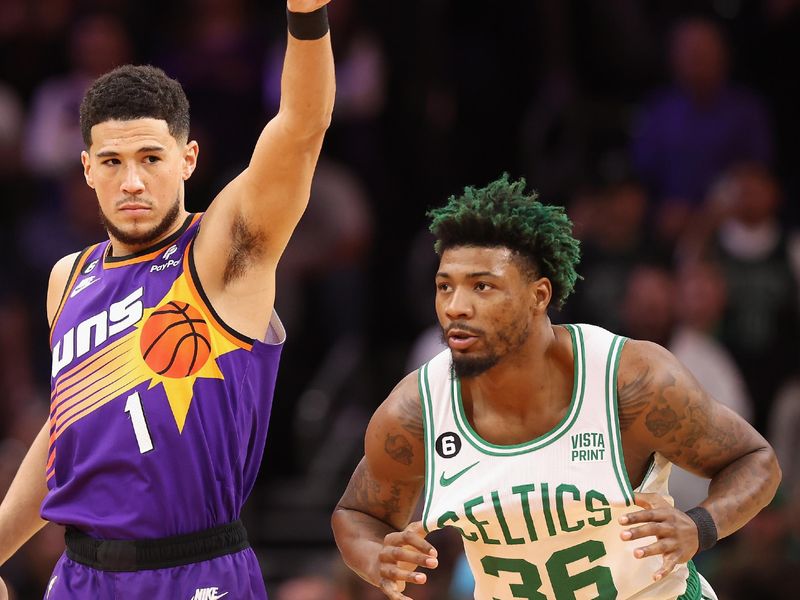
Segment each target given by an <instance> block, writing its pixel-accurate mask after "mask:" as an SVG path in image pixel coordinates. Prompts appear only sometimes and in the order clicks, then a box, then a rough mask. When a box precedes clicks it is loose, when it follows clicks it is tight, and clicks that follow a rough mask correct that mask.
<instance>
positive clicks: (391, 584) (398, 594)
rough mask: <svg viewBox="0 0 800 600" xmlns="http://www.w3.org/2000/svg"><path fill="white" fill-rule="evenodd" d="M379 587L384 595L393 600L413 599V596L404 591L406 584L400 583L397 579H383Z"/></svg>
mask: <svg viewBox="0 0 800 600" xmlns="http://www.w3.org/2000/svg"><path fill="white" fill-rule="evenodd" d="M379 587H380V589H381V591H382V592H383V593H384V595H385V596H386V597H387V598H390V599H391V600H411V598H409V597H408V596H405V595H404V594H403V593H402V592H403V590H404V589H405V584H403V585H400V584H398V583H397V582H395V581H389V580H388V579H381V582H380V586H379Z"/></svg>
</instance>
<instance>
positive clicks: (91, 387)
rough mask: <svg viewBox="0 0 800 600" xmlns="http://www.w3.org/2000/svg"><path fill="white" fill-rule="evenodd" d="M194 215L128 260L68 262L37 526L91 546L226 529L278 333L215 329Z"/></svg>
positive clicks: (239, 499)
mask: <svg viewBox="0 0 800 600" xmlns="http://www.w3.org/2000/svg"><path fill="white" fill-rule="evenodd" d="M201 217H202V216H201V215H192V216H189V217H187V219H186V222H185V223H184V225H183V226H182V227H181V229H180V231H178V232H177V233H176V234H174V235H173V236H170V237H169V238H168V239H166V240H164V241H163V242H161V243H159V244H158V245H157V246H155V247H153V248H151V249H148V250H146V251H143V252H139V253H137V254H134V255H131V256H127V257H111V256H109V254H110V243H109V242H104V243H101V244H97V245H96V246H92V247H90V248H87V249H86V250H84V251H83V252H82V253H81V255H80V256H79V258H78V259H77V261H76V263H75V265H74V267H73V271H72V273H71V275H70V277H69V281H68V283H67V286H66V290H65V292H64V296H63V299H62V300H61V306H60V307H59V309H58V312H57V313H56V316H55V318H54V320H53V326H52V330H51V342H50V344H51V349H52V357H53V362H52V373H51V397H50V402H51V404H50V448H49V456H48V461H47V471H46V477H47V487H48V490H49V491H48V494H47V496H46V497H45V500H44V502H43V504H42V511H41V514H42V517H43V518H44V519H46V520H48V521H53V522H56V523H61V524H68V525H72V526H74V527H77V528H78V529H81V530H83V531H84V532H86V533H87V534H89V535H91V536H93V537H96V538H101V539H128V540H131V539H149V538H160V537H166V536H172V535H180V534H186V533H192V532H195V531H200V530H203V529H207V528H210V527H214V526H217V525H222V524H225V523H229V522H231V521H234V520H235V519H237V518H238V516H239V512H240V509H241V508H242V504H243V503H244V501H245V499H246V498H247V496H248V494H249V493H250V491H251V489H252V487H253V483H254V481H255V478H256V474H257V472H258V468H259V464H260V462H261V457H262V454H263V450H264V444H265V441H266V436H267V425H268V422H269V416H270V411H271V408H272V397H273V391H274V388H275V378H276V374H277V369H278V362H279V360H280V353H281V349H282V347H283V340H284V334H283V330H282V326H281V325H280V322H279V321H278V319H277V317H276V315H274V314H273V316H272V319H271V322H270V326H269V333H268V335H267V337H266V339H265V341H264V342H261V341H258V340H251V339H249V338H246V337H244V336H242V335H240V334H238V333H236V332H235V331H233V330H232V329H230V328H229V327H227V326H226V325H225V324H224V323H222V321H221V320H220V319H219V317H218V316H217V314H216V313H215V311H214V309H213V308H212V307H211V305H210V303H209V301H208V299H207V298H206V296H205V294H204V292H203V289H202V287H201V285H200V282H199V280H198V277H197V274H196V270H195V268H194V262H193V253H192V246H193V240H194V239H195V236H196V234H197V231H198V229H199V227H200V222H201Z"/></svg>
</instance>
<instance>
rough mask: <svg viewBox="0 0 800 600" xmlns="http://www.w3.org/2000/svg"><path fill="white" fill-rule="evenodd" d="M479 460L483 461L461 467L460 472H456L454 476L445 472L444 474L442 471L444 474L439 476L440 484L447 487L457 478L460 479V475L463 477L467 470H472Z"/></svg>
mask: <svg viewBox="0 0 800 600" xmlns="http://www.w3.org/2000/svg"><path fill="white" fill-rule="evenodd" d="M479 462H481V461H478V462H475V463H472V464H471V465H470V466H468V467H464V468H463V469H461V470H460V471H459V472H458V473H456V474H455V475H453V476H452V477H446V476H445V474H444V473H442V476H441V477H440V478H439V485H441V486H442V487H447V486H448V485H450V484H451V483H453V482H454V481H455V480H456V479H458V478H459V477H461V476H462V475H463V474H464V473H466V472H467V471H469V470H470V469H471V468H472V467H474V466H475V465H477V464H478V463H479Z"/></svg>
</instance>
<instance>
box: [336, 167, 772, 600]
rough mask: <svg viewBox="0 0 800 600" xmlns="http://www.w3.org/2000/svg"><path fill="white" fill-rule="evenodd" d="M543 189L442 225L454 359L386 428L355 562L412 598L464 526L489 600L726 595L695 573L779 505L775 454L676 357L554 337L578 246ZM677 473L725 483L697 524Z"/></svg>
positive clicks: (406, 385) (462, 206) (444, 321)
mask: <svg viewBox="0 0 800 600" xmlns="http://www.w3.org/2000/svg"><path fill="white" fill-rule="evenodd" d="M524 187H525V182H524V180H520V181H516V182H510V181H509V180H508V178H507V177H503V178H501V179H500V180H498V181H495V182H493V183H492V184H490V185H489V186H488V187H486V188H483V189H475V188H466V189H465V192H464V194H463V195H462V196H460V197H451V198H450V200H449V202H448V203H447V205H446V206H444V207H442V208H439V209H436V210H432V211H431V212H430V213H429V216H430V217H431V218H432V222H431V226H430V229H431V231H432V232H433V233H434V235H435V236H436V237H437V242H436V250H437V252H438V254H439V255H440V264H439V271H438V273H437V275H436V312H437V315H438V318H439V323H440V325H441V327H442V330H443V334H444V339H445V341H446V342H447V345H448V346H449V348H448V349H446V350H445V351H444V352H442V353H441V354H439V355H438V356H436V357H435V358H434V359H433V360H431V361H430V362H428V363H427V364H425V365H423V366H422V367H421V368H420V369H419V370H418V371H417V372H414V373H412V374H410V375H408V376H407V377H405V378H404V379H403V380H402V381H401V382H400V383H399V384H398V385H397V387H396V388H395V389H394V390H393V391H392V392H391V394H390V395H389V397H388V398H387V399H386V401H385V402H384V403H383V404H382V405H381V406H380V407H379V408H378V410H377V411H376V413H375V414H374V416H373V418H372V420H371V422H370V424H369V427H368V430H367V433H366V439H365V457H364V458H363V459H362V461H361V463H360V464H359V465H358V467H357V469H356V471H355V473H354V474H353V477H352V479H351V480H350V483H349V485H348V487H347V490H346V491H345V493H344V496H343V497H342V499H341V501H340V502H339V504H338V506H337V507H336V510H335V512H334V515H333V529H334V533H335V536H336V541H337V544H338V545H339V548H340V550H341V552H342V555H343V557H344V560H345V562H346V563H347V564H348V565H349V566H350V567H351V568H352V569H353V570H354V571H355V572H356V573H358V574H359V575H360V576H361V577H363V578H364V579H366V580H367V581H369V582H370V583H372V584H373V585H375V586H377V587H379V588H380V589H381V590H382V591H383V592H384V593H385V594H386V596H388V597H389V598H393V599H396V600H399V599H405V598H408V596H406V595H404V590H405V587H406V584H407V583H417V584H421V583H424V582H425V580H426V575H425V574H424V573H419V572H416V568H417V567H427V568H434V567H436V565H437V558H436V550H435V549H434V548H433V547H432V546H431V544H430V543H428V542H427V541H426V540H425V535H426V534H427V533H428V532H431V531H433V530H435V529H440V528H443V527H448V526H450V527H455V528H456V529H457V530H458V531H459V532H460V534H461V536H462V537H463V543H464V548H465V551H466V554H467V559H468V562H469V565H470V568H471V570H472V572H473V574H474V576H475V582H476V584H475V598H477V599H480V600H492V599H493V598H497V599H500V600H509V599H511V598H528V599H536V600H539V599H541V600H546V599H550V600H552V599H556V600H567V599H570V600H572V599H575V598H598V599H601V600H612V599H615V598H619V599H623V598H624V599H636V600H644V599H648V600H667V599H670V600H674V599H675V598H681V599H682V600H694V599H697V600H699V599H700V598H715V596H714V593H713V591H712V590H711V589H710V588H709V587H708V585H707V584H706V583H705V580H703V579H702V578H701V577H699V576H698V574H697V571H696V570H695V568H694V566H693V564H692V562H691V560H690V559H691V558H692V556H694V554H695V553H696V552H698V550H703V549H706V548H708V547H710V546H712V545H713V544H714V542H715V541H716V540H717V539H718V538H720V537H724V536H727V535H730V534H731V533H733V532H734V531H736V530H737V529H739V528H740V527H741V526H742V525H744V524H745V523H746V522H747V521H748V520H750V519H751V518H752V517H753V516H754V515H755V514H756V513H757V512H758V511H759V510H760V509H761V508H762V507H764V506H765V505H766V504H767V503H768V502H769V501H770V499H771V498H772V497H773V495H774V493H775V490H776V487H777V485H778V481H779V479H780V470H779V468H778V465H777V462H776V460H775V456H774V454H773V452H772V449H771V448H770V447H769V445H768V444H767V442H766V441H765V440H764V439H763V438H762V437H761V436H760V435H759V434H758V433H757V432H756V431H755V430H753V429H752V428H751V427H750V426H749V425H748V424H747V423H746V422H745V421H744V420H742V419H741V418H739V417H738V416H737V415H735V414H734V413H732V412H731V411H729V410H727V409H726V408H724V407H723V406H722V405H720V404H718V403H716V402H715V401H714V400H712V399H711V398H709V397H708V395H707V394H706V393H705V392H704V391H703V390H702V389H701V388H700V387H699V386H698V384H697V382H696V381H695V380H694V379H693V377H692V376H691V375H690V374H689V372H688V371H687V370H686V368H685V367H683V366H682V365H681V364H679V363H678V362H677V360H675V358H674V357H673V356H672V355H671V354H670V353H669V352H667V351H666V350H664V349H663V348H661V347H660V346H657V345H655V344H652V343H648V342H641V341H635V340H626V339H624V338H621V337H620V336H618V335H614V334H613V333H610V332H608V331H606V330H604V329H600V328H598V327H594V326H590V325H562V326H554V325H552V324H551V323H550V320H549V318H548V315H547V310H548V307H549V306H550V305H551V304H555V305H556V306H561V305H562V304H563V302H564V300H565V299H566V298H567V296H568V295H569V294H570V292H571V291H572V289H573V286H574V284H575V281H576V279H577V274H576V272H575V266H576V264H577V262H578V258H579V252H578V242H577V241H576V240H575V239H573V238H572V235H571V223H570V222H569V220H568V219H567V218H566V216H565V215H564V213H563V211H562V210H561V209H559V208H555V207H551V206H545V205H542V204H540V203H539V202H538V201H536V200H535V196H530V195H526V194H525V192H524ZM671 463H675V464H677V465H680V466H682V467H684V468H685V469H688V470H690V471H692V472H694V473H697V474H700V475H703V476H705V477H709V478H711V486H710V488H709V496H708V498H707V499H706V500H704V501H703V502H702V503H701V505H700V506H698V507H696V508H693V509H691V510H689V511H688V512H687V513H683V512H681V511H679V510H676V509H675V508H673V507H672V505H671V504H670V502H669V501H668V490H667V478H668V476H669V469H670V465H671ZM423 490H424V509H423V515H422V520H421V522H414V523H410V524H409V520H410V519H411V516H412V513H413V511H414V509H415V507H416V505H417V500H418V498H419V497H420V494H421V493H422V492H423Z"/></svg>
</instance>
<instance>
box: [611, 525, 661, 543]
mask: <svg viewBox="0 0 800 600" xmlns="http://www.w3.org/2000/svg"><path fill="white" fill-rule="evenodd" d="M670 533H672V528H671V527H670V526H668V525H664V524H662V523H647V524H645V525H641V526H639V527H634V528H632V529H627V530H625V531H623V532H622V533H621V534H620V537H621V538H622V539H623V540H638V539H641V538H644V537H649V536H654V537H657V538H662V537H666V536H668V535H669V534H670Z"/></svg>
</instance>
